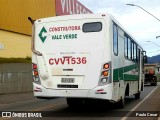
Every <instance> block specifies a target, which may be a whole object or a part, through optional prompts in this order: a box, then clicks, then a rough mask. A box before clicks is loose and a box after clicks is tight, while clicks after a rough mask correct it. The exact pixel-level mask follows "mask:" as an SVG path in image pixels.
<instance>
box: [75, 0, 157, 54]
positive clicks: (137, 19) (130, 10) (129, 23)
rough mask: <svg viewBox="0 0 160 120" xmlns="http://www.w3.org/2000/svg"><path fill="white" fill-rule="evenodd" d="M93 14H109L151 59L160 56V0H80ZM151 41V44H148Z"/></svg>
mask: <svg viewBox="0 0 160 120" xmlns="http://www.w3.org/2000/svg"><path fill="white" fill-rule="evenodd" d="M78 1H79V2H81V3H82V4H83V5H84V6H86V7H87V8H88V9H90V10H91V11H92V12H93V13H109V14H111V15H112V16H113V17H114V18H115V19H116V20H117V21H119V23H120V24H121V25H122V26H123V27H124V28H125V29H126V30H127V31H128V32H129V33H130V34H131V35H132V36H133V37H134V38H135V39H136V41H138V43H139V44H140V45H141V46H142V47H143V49H144V50H146V52H147V55H148V56H149V57H151V56H155V55H159V54H160V37H159V38H157V39H156V36H160V21H158V20H157V19H155V18H154V17H152V16H151V15H149V14H148V13H147V12H145V11H144V10H142V9H140V8H139V7H136V6H128V5H126V4H135V5H138V6H140V7H142V8H143V9H145V10H146V11H148V12H149V13H151V14H152V15H154V16H155V17H157V18H158V19H160V1H159V0H78ZM147 41H150V42H147Z"/></svg>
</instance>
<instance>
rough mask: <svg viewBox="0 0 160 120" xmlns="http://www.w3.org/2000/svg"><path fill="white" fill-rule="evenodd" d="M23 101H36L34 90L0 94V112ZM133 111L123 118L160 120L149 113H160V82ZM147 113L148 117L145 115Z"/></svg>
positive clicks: (127, 119) (126, 119) (128, 119)
mask: <svg viewBox="0 0 160 120" xmlns="http://www.w3.org/2000/svg"><path fill="white" fill-rule="evenodd" d="M146 92H147V91H146ZM148 94H149V92H148ZM58 100H59V99H57V100H56V99H55V101H56V103H58V102H57V101H58ZM22 101H24V102H26V101H28V102H31V101H35V102H36V101H37V98H36V97H34V95H33V92H28V93H19V94H6V95H0V112H2V111H1V110H2V109H1V108H2V107H3V106H5V105H9V104H14V103H19V102H22ZM62 101H64V100H62ZM48 102H49V101H48ZM50 102H52V101H50ZM32 106H33V105H32ZM57 106H59V107H60V109H62V108H63V107H64V108H66V106H67V105H66V103H65V105H64V106H63V107H62V108H61V105H57ZM131 107H133V104H132V105H131ZM134 108H135V107H134ZM128 109H130V108H128ZM130 110H131V109H130ZM62 111H63V110H62ZM132 111H134V112H132ZM132 111H131V112H129V113H128V114H126V115H125V117H123V118H122V120H160V117H159V119H158V117H148V115H150V116H151V115H155V114H158V115H160V83H159V84H158V86H157V88H156V89H155V91H154V92H153V93H152V94H150V95H149V97H148V98H147V99H146V100H144V101H143V102H142V103H141V104H140V105H139V106H138V107H136V108H135V109H132ZM64 112H65V113H66V112H68V110H65V111H64ZM69 112H70V111H69ZM72 112H75V111H72ZM79 112H82V111H79ZM83 114H84V113H83ZM105 114H106V113H105ZM145 115H146V117H145ZM133 116H137V117H133ZM0 119H1V118H0ZM99 119H100V118H99ZM112 119H113V117H112V118H111V120H112Z"/></svg>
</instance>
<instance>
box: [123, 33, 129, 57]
mask: <svg viewBox="0 0 160 120" xmlns="http://www.w3.org/2000/svg"><path fill="white" fill-rule="evenodd" d="M124 52H125V53H124V55H125V58H126V59H128V38H127V36H125V35H124Z"/></svg>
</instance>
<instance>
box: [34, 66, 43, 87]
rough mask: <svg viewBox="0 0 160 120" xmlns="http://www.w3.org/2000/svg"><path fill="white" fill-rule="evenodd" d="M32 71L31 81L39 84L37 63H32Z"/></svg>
mask: <svg viewBox="0 0 160 120" xmlns="http://www.w3.org/2000/svg"><path fill="white" fill-rule="evenodd" d="M32 73H33V82H35V83H37V84H41V83H40V79H39V74H38V67H37V64H35V63H32Z"/></svg>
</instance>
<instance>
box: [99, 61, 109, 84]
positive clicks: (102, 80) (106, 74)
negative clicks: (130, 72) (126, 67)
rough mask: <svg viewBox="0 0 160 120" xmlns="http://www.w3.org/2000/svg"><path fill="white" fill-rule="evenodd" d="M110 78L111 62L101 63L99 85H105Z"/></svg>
mask: <svg viewBox="0 0 160 120" xmlns="http://www.w3.org/2000/svg"><path fill="white" fill-rule="evenodd" d="M110 78H111V62H109V63H105V64H103V65H102V70H101V76H100V80H99V85H106V84H108V83H110V81H111V80H110Z"/></svg>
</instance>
